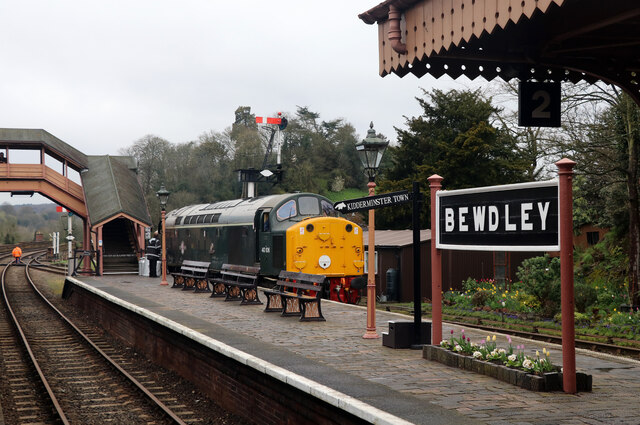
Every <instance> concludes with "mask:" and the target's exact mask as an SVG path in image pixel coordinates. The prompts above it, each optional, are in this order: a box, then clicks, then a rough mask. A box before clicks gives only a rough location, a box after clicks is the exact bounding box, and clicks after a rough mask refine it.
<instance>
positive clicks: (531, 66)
mask: <svg viewBox="0 0 640 425" xmlns="http://www.w3.org/2000/svg"><path fill="white" fill-rule="evenodd" d="M359 17H360V19H362V21H364V22H365V23H367V24H373V23H377V24H378V48H379V56H380V57H379V60H380V62H379V72H380V75H382V76H385V75H388V74H392V73H393V74H396V75H398V76H400V77H403V76H405V75H407V74H409V73H411V74H413V75H415V76H417V77H422V76H423V75H425V74H431V75H432V76H434V77H436V78H438V77H440V76H442V75H444V74H447V75H449V76H450V77H452V78H457V77H459V76H461V75H465V76H467V77H468V78H470V79H475V78H476V77H478V76H482V77H484V78H485V79H487V80H492V79H494V78H495V77H501V78H502V79H504V80H510V79H512V78H519V79H520V80H521V81H528V80H531V79H535V80H536V81H545V80H547V81H548V80H551V81H563V80H566V81H571V82H578V81H580V80H585V81H588V82H595V81H597V80H602V81H605V82H607V83H613V84H616V85H618V86H620V87H622V88H623V89H624V90H625V91H626V92H627V93H628V94H630V95H631V96H632V97H633V98H634V100H635V101H636V103H639V104H640V85H639V84H638V83H639V81H640V80H639V76H638V72H640V54H639V53H640V49H639V48H640V31H638V28H639V27H640V1H638V0H614V1H608V2H604V1H602V0H386V1H384V2H382V3H380V4H378V5H377V6H375V7H373V8H371V9H369V10H367V11H366V12H363V13H362V14H360V15H359Z"/></svg>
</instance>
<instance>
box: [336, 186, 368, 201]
mask: <svg viewBox="0 0 640 425" xmlns="http://www.w3.org/2000/svg"><path fill="white" fill-rule="evenodd" d="M367 194H368V192H367V191H366V190H360V189H355V188H349V189H344V190H341V191H340V192H328V193H327V194H326V197H327V198H329V199H330V200H331V201H332V202H338V201H344V200H345V199H354V198H364V197H365V196H367Z"/></svg>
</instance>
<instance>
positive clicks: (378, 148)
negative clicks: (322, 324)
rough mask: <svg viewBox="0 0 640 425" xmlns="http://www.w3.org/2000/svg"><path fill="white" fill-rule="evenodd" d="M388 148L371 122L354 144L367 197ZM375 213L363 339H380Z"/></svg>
mask: <svg viewBox="0 0 640 425" xmlns="http://www.w3.org/2000/svg"><path fill="white" fill-rule="evenodd" d="M387 146H389V142H388V141H386V140H384V139H381V138H379V137H376V132H375V130H374V129H373V122H372V123H371V124H370V125H369V130H368V131H367V138H366V139H364V140H362V141H361V142H360V143H356V151H357V152H358V156H359V157H360V161H362V165H363V166H364V172H365V173H366V174H367V176H369V184H368V185H367V186H368V187H369V196H374V195H375V193H376V182H375V180H376V173H377V172H378V167H380V162H381V161H382V155H384V151H385V150H386V149H387ZM375 246H376V245H375V213H374V210H373V209H370V210H369V248H368V250H369V253H368V256H369V258H368V262H369V264H368V268H367V331H366V332H365V334H364V335H363V336H362V337H363V338H380V335H378V333H377V332H376V274H375V270H376V269H375V249H376V248H375Z"/></svg>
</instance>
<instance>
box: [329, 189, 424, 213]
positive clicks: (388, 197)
mask: <svg viewBox="0 0 640 425" xmlns="http://www.w3.org/2000/svg"><path fill="white" fill-rule="evenodd" d="M411 199H412V197H411V194H410V193H409V191H408V190H402V191H400V192H390V193H385V194H383V195H376V196H367V197H366V198H356V199H349V200H345V201H340V202H336V203H335V204H333V209H334V210H336V211H338V212H339V213H342V214H346V213H350V212H356V211H362V210H373V209H377V208H384V207H392V206H394V205H399V204H404V203H405V202H409V201H411Z"/></svg>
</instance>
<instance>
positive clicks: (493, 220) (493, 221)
mask: <svg viewBox="0 0 640 425" xmlns="http://www.w3.org/2000/svg"><path fill="white" fill-rule="evenodd" d="M499 225H500V215H499V214H498V207H496V206H495V205H490V206H489V231H490V232H495V231H496V230H498V226H499Z"/></svg>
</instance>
